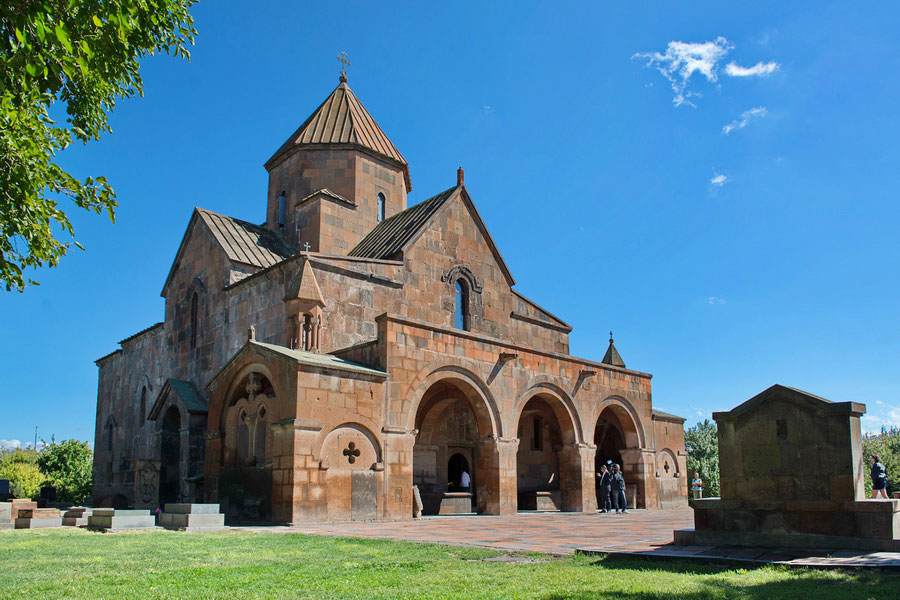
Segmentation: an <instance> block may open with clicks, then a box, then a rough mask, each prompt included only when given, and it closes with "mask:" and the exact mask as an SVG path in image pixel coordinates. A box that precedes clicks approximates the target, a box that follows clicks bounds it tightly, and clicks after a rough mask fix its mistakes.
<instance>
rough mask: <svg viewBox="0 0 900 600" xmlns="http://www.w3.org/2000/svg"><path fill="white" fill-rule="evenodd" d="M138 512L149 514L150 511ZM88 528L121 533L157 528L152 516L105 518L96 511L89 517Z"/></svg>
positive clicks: (115, 516)
mask: <svg viewBox="0 0 900 600" xmlns="http://www.w3.org/2000/svg"><path fill="white" fill-rule="evenodd" d="M124 512H130V511H124ZM136 512H143V513H149V512H150V511H146V510H145V511H136ZM88 527H90V528H91V529H100V530H103V531H121V530H123V529H151V528H154V527H156V518H155V517H154V516H153V515H151V514H144V515H127V516H119V515H114V516H104V515H98V514H97V511H94V514H93V515H91V516H90V517H88Z"/></svg>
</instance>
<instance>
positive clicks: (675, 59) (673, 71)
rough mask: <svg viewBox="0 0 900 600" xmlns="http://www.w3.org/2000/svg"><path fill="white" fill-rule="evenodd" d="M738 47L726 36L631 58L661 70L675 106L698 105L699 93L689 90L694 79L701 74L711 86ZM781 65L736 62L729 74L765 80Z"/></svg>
mask: <svg viewBox="0 0 900 600" xmlns="http://www.w3.org/2000/svg"><path fill="white" fill-rule="evenodd" d="M733 49H734V46H733V45H732V44H731V42H729V41H728V40H727V39H725V38H724V37H722V36H719V37H717V38H716V39H715V40H713V41H711V42H678V41H675V40H673V41H671V42H669V44H668V46H666V51H665V53H661V52H637V53H635V54H633V55H632V57H631V58H644V59H647V66H648V67H653V68H655V69H656V70H657V71H659V72H660V73H661V74H662V76H663V77H665V78H666V79H668V80H669V83H671V84H672V91H673V92H675V97H674V98H672V102H673V103H674V104H675V106H681V105H682V104H687V105H688V106H694V107H696V106H695V105H694V103H693V102H691V101H690V100H689V98H694V97H700V96H701V94H700V93H699V92H693V91H691V90H689V89H688V84H689V83H690V80H691V77H693V75H694V73H699V74H700V75H701V76H703V77H705V78H706V80H707V81H709V82H710V83H716V82H718V80H719V65H720V63H721V61H723V60H724V59H725V56H726V55H727V54H728V53H729V52H731V50H733ZM778 67H779V65H778V63H776V62H767V63H764V62H758V63H756V64H755V65H754V66H752V67H742V66H740V65H738V64H736V63H735V62H733V61H732V62H730V63H728V64H727V65H725V74H726V75H728V76H729V77H754V76H755V77H764V76H766V75H771V74H772V72H774V71H775V70H776V69H778Z"/></svg>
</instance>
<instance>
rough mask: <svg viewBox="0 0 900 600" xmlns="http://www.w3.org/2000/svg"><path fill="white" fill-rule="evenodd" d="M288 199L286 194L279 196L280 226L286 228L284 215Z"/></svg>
mask: <svg viewBox="0 0 900 600" xmlns="http://www.w3.org/2000/svg"><path fill="white" fill-rule="evenodd" d="M286 205H287V198H286V197H285V195H284V192H281V193H280V194H278V226H279V227H284V213H285V210H286V208H287V206H286Z"/></svg>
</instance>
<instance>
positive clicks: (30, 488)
mask: <svg viewBox="0 0 900 600" xmlns="http://www.w3.org/2000/svg"><path fill="white" fill-rule="evenodd" d="M37 461H38V453H37V452H35V451H34V450H20V449H19V450H12V451H10V452H4V453H3V454H0V479H8V480H9V486H10V492H11V493H12V495H13V496H15V497H16V498H36V497H37V495H38V493H39V492H40V491H41V484H43V483H44V480H45V479H46V478H45V477H44V475H43V474H42V473H41V471H40V469H39V468H38V465H37Z"/></svg>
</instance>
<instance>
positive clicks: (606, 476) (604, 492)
mask: <svg viewBox="0 0 900 600" xmlns="http://www.w3.org/2000/svg"><path fill="white" fill-rule="evenodd" d="M597 477H598V479H597V487H598V488H599V489H600V507H599V508H600V512H605V513H608V512H609V485H610V483H612V475H611V474H610V472H609V469H607V468H606V465H600V472H599V473H597Z"/></svg>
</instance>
